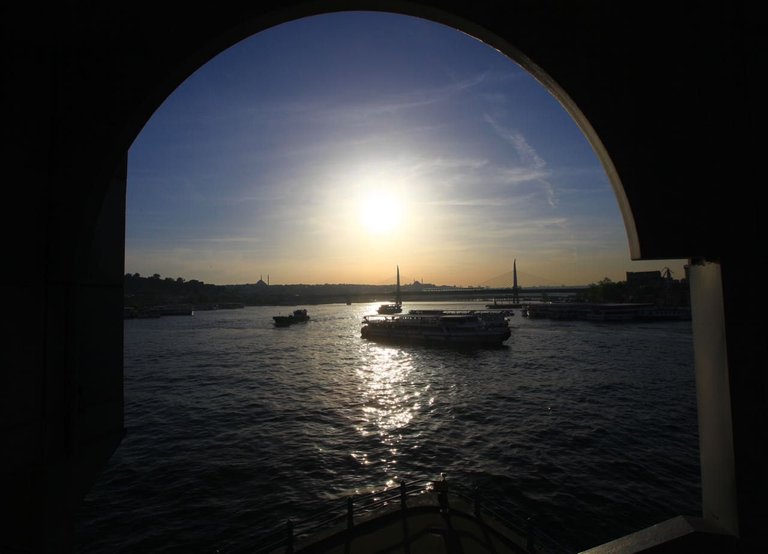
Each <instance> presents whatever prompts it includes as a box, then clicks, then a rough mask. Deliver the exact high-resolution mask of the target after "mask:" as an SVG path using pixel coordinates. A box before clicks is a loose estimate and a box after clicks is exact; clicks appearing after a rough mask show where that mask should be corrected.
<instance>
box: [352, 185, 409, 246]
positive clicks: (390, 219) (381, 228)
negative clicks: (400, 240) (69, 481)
mask: <svg viewBox="0 0 768 554" xmlns="http://www.w3.org/2000/svg"><path fill="white" fill-rule="evenodd" d="M401 211H402V206H401V205H399V203H398V202H397V201H396V199H395V197H394V196H392V195H390V194H387V193H386V192H376V193H369V194H368V195H367V196H365V197H364V198H362V199H361V201H360V204H359V217H360V223H361V224H362V226H363V228H364V229H366V230H367V231H368V232H369V233H372V234H374V235H386V234H390V233H392V232H393V231H395V230H396V229H397V227H398V225H399V224H400V215H401Z"/></svg>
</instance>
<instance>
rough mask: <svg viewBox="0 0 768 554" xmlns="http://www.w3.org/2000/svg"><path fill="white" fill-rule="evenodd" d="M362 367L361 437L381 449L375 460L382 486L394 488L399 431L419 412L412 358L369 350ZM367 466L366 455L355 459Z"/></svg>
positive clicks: (389, 350)
mask: <svg viewBox="0 0 768 554" xmlns="http://www.w3.org/2000/svg"><path fill="white" fill-rule="evenodd" d="M368 354H369V356H368V357H367V358H366V360H365V363H364V364H363V365H362V366H361V367H359V368H358V369H357V377H358V379H359V385H358V387H359V392H360V396H361V398H362V412H363V413H362V425H360V426H358V428H357V430H358V432H359V433H360V434H361V435H362V436H364V437H365V436H369V435H376V436H378V437H379V440H380V442H381V445H383V447H384V448H383V449H381V450H380V452H379V455H384V456H385V457H384V458H382V459H380V460H378V462H379V463H381V464H383V466H384V471H385V473H386V474H387V475H389V478H388V479H387V481H386V486H387V487H389V486H395V484H396V483H397V481H398V477H397V475H396V472H397V462H398V455H399V452H400V448H399V446H400V441H401V440H402V434H401V430H403V429H404V428H406V427H407V426H408V425H409V424H410V423H411V421H412V420H413V419H414V416H415V414H416V413H418V411H419V409H420V402H419V397H420V396H421V392H420V391H419V390H418V389H417V388H415V387H414V386H413V384H412V382H413V378H412V374H413V373H414V372H415V371H416V368H415V366H414V363H413V356H412V355H411V354H410V353H408V352H406V351H404V350H401V349H396V348H386V347H378V346H371V347H370V349H369V351H368ZM356 459H358V460H359V461H360V462H361V463H364V464H367V463H370V462H369V459H368V457H367V455H362V456H359V457H356Z"/></svg>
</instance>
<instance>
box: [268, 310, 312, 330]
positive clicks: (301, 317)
mask: <svg viewBox="0 0 768 554" xmlns="http://www.w3.org/2000/svg"><path fill="white" fill-rule="evenodd" d="M272 319H273V320H274V321H275V327H288V326H289V325H293V324H294V323H305V322H307V321H309V315H307V310H305V309H299V310H293V313H292V314H291V315H276V316H273V317H272Z"/></svg>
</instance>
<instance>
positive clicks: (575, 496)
mask: <svg viewBox="0 0 768 554" xmlns="http://www.w3.org/2000/svg"><path fill="white" fill-rule="evenodd" d="M467 306H469V307H474V308H482V304H479V305H478V304H471V305H463V304H444V305H442V306H441V307H445V308H449V309H459V308H462V307H467ZM375 307H376V305H373V304H367V305H363V304H358V305H352V306H347V305H324V306H311V307H309V312H310V315H311V317H312V320H311V321H310V322H309V323H306V324H301V325H294V326H292V327H287V328H274V327H273V326H272V319H271V318H272V316H273V315H277V314H279V313H281V312H282V313H283V314H287V313H289V312H290V309H288V308H275V307H252V308H246V309H243V310H221V311H212V312H196V313H195V315H194V316H192V317H183V316H182V317H164V318H160V319H146V320H127V321H126V322H125V354H124V358H125V399H126V407H125V417H126V426H127V428H128V435H127V437H126V438H125V440H124V441H123V444H122V445H121V446H120V448H119V449H118V451H117V452H116V453H115V455H114V456H113V458H112V460H111V461H110V464H109V466H108V468H107V469H106V470H105V472H104V473H103V475H102V477H101V479H100V480H99V481H98V482H97V484H96V485H95V486H94V488H93V490H92V491H91V493H90V494H89V496H88V497H87V498H86V501H85V503H84V505H83V506H82V509H81V511H80V525H79V528H78V530H77V537H78V543H79V544H78V550H79V552H83V553H85V552H109V553H115V552H174V551H179V552H182V551H183V552H246V551H248V549H249V547H251V546H253V544H254V541H255V540H256V539H257V537H258V535H259V533H260V532H261V531H264V530H266V529H269V528H271V527H274V526H277V525H280V524H282V523H283V522H284V521H285V520H286V519H288V518H295V519H301V518H305V517H308V516H309V515H311V514H314V513H316V512H317V511H318V510H321V509H323V508H324V507H326V506H327V505H328V503H329V502H331V501H333V500H335V499H338V498H341V497H343V496H344V495H348V494H350V493H354V492H363V491H367V490H369V489H371V488H381V487H383V486H386V485H394V484H395V483H397V482H398V481H399V480H400V479H405V480H407V481H410V480H416V479H431V478H435V477H436V476H437V475H439V474H440V472H445V473H447V475H448V479H449V480H455V481H460V482H462V483H465V484H468V485H476V486H479V487H480V488H481V490H482V491H483V492H484V494H487V495H489V496H491V497H494V498H496V499H497V500H500V501H502V502H504V503H505V504H507V505H508V506H509V507H510V508H512V509H514V510H516V511H517V512H518V513H519V515H520V516H521V517H528V516H535V521H537V522H538V524H539V525H540V526H542V527H543V528H544V529H545V530H547V531H548V532H549V533H550V534H552V535H554V536H555V537H556V538H558V539H560V540H561V541H564V542H565V543H566V544H568V545H569V547H571V548H572V549H573V550H574V551H576V550H579V549H583V548H586V547H589V546H594V545H596V544H599V543H601V542H605V541H607V540H611V539H613V538H616V537H618V536H621V535H623V534H626V533H628V532H631V531H635V530H638V529H640V528H643V527H645V526H648V525H652V524H654V523H658V522H660V521H663V520H665V519H667V518H669V517H673V516H675V515H679V514H692V515H698V513H699V512H700V487H699V465H698V438H697V430H696V403H695V385H694V375H693V353H692V339H691V329H690V324H689V323H688V322H672V323H643V324H637V323H632V324H619V325H616V324H594V323H588V322H555V321H548V320H530V319H525V318H522V317H520V316H519V315H518V316H515V317H513V318H512V320H511V326H512V337H511V338H510V339H509V340H508V341H507V342H506V343H505V346H504V347H502V348H493V349H484V350H476V351H456V350H441V349H436V348H427V347H418V346H409V347H393V346H378V345H376V344H373V343H369V342H366V341H364V340H363V339H361V338H360V321H361V319H362V316H363V315H366V314H370V313H373V312H374V311H375ZM425 307H430V308H432V307H436V305H434V304H427V303H414V304H412V305H408V306H406V309H413V308H425Z"/></svg>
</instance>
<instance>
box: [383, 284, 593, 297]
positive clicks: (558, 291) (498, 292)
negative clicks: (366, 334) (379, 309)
mask: <svg viewBox="0 0 768 554" xmlns="http://www.w3.org/2000/svg"><path fill="white" fill-rule="evenodd" d="M588 288H589V287H588V286H587V285H578V286H577V285H572V286H560V287H529V288H522V287H518V288H517V294H518V296H519V297H520V299H521V300H525V299H532V298H534V297H536V298H538V297H540V296H543V295H548V296H559V295H569V294H576V293H578V292H582V291H584V290H586V289H588ZM394 294H395V291H392V295H394ZM400 297H401V298H402V299H403V300H440V299H442V298H445V299H453V300H457V299H482V298H488V299H496V300H511V299H512V297H513V288H512V287H502V288H479V287H469V288H453V287H438V288H423V289H411V290H409V288H408V287H403V288H401V290H400Z"/></svg>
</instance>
